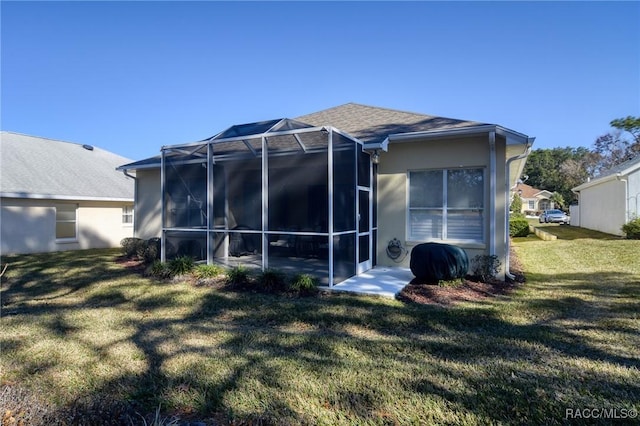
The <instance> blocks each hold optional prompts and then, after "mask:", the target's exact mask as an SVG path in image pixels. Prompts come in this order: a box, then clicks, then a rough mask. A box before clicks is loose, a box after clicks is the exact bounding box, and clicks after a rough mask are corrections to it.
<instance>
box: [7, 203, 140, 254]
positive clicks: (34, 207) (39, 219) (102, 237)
mask: <svg viewBox="0 0 640 426" xmlns="http://www.w3.org/2000/svg"><path fill="white" fill-rule="evenodd" d="M59 204H77V205H78V210H77V239H76V240H75V241H73V242H60V241H56V234H55V232H56V209H55V206H56V205H59ZM127 205H129V206H131V205H133V203H126V202H93V201H92V202H89V201H79V202H76V203H72V202H63V201H54V200H30V199H14V198H3V199H2V207H1V209H0V210H1V211H0V214H1V217H0V222H1V223H2V225H1V226H0V248H1V251H2V253H3V254H9V253H38V252H51V251H64V250H80V249H89V248H105V247H118V246H119V245H120V241H121V240H122V238H125V237H131V236H133V227H132V226H131V225H127V224H123V223H122V208H123V207H124V206H127Z"/></svg>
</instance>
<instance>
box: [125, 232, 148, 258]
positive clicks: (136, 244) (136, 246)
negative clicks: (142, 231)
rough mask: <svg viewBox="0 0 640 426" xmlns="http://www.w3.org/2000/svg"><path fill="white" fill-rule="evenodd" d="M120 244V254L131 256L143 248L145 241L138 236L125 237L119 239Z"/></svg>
mask: <svg viewBox="0 0 640 426" xmlns="http://www.w3.org/2000/svg"><path fill="white" fill-rule="evenodd" d="M120 246H121V247H122V254H123V255H124V256H125V257H128V258H131V257H134V256H137V255H138V250H140V249H141V248H144V246H145V242H144V240H143V239H140V238H134V237H127V238H123V239H122V240H120Z"/></svg>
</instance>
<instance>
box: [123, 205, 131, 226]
mask: <svg viewBox="0 0 640 426" xmlns="http://www.w3.org/2000/svg"><path fill="white" fill-rule="evenodd" d="M122 223H123V224H125V225H133V206H124V207H123V208H122Z"/></svg>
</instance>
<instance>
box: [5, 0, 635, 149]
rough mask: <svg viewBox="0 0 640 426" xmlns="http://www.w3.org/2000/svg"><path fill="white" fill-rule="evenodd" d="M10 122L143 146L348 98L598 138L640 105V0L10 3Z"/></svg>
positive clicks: (553, 140)
mask: <svg viewBox="0 0 640 426" xmlns="http://www.w3.org/2000/svg"><path fill="white" fill-rule="evenodd" d="M0 7H1V10H0V12H1V19H2V22H1V24H2V27H1V36H2V41H1V47H2V51H1V55H2V57H1V59H2V62H1V72H2V73H1V75H2V77H1V78H2V86H1V89H2V92H1V107H2V108H1V120H2V121H1V127H2V130H8V131H14V132H20V133H26V134H30V135H36V136H43V137H48V138H53V139H61V140H66V141H71V142H78V143H88V144H93V145H96V146H99V147H101V148H104V149H107V150H110V151H113V152H115V153H117V154H120V155H123V156H125V157H128V158H131V159H134V160H138V159H142V158H145V157H148V156H152V155H156V154H157V153H159V150H160V147H161V146H162V145H171V144H176V143H182V142H191V141H196V140H200V139H203V138H205V137H208V136H211V135H213V134H215V133H218V132H219V131H221V130H224V129H225V128H227V127H229V126H231V125H233V124H241V123H246V122H253V121H260V120H266V119H272V118H280V117H288V118H294V117H297V116H300V115H303V114H308V113H311V112H315V111H319V110H322V109H325V108H329V107H332V106H336V105H341V104H344V103H347V102H357V103H362V104H368V105H374V106H380V107H388V108H395V109H400V110H406V111H412V112H419V113H425V114H432V115H439V116H445V117H453V118H462V119H469V120H476V121H481V122H487V123H496V124H501V125H503V126H505V127H508V128H511V129H513V130H516V131H519V132H522V133H525V134H527V135H529V136H535V137H536V143H535V145H534V148H552V147H564V146H574V147H577V146H586V147H590V146H591V145H592V143H593V142H594V141H595V139H596V138H597V137H598V136H600V135H601V134H603V133H606V132H608V131H609V130H610V128H609V124H608V123H609V121H611V120H612V119H614V118H619V117H624V116H627V115H635V116H640V3H639V2H603V3H598V2H567V3H558V2H532V3H529V2H471V3H467V2H407V3H397V2H395V3H383V2H353V3H342V2H322V3H311V2H261V3H249V2H239V3H225V2H41V3H36V2H8V1H2V3H1V6H0Z"/></svg>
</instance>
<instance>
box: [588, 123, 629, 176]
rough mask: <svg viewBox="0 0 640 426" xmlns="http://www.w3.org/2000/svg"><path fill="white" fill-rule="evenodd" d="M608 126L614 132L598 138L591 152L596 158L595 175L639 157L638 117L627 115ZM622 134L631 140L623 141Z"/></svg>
mask: <svg viewBox="0 0 640 426" xmlns="http://www.w3.org/2000/svg"><path fill="white" fill-rule="evenodd" d="M609 124H610V125H611V127H613V128H614V129H616V130H614V131H613V132H609V133H607V134H605V135H602V136H600V137H599V138H598V139H596V141H595V143H594V144H593V150H592V152H593V153H594V154H595V155H596V156H597V158H598V161H597V162H596V167H595V174H596V175H597V174H601V173H602V172H604V171H606V170H608V169H610V168H612V167H615V166H617V165H618V164H621V163H624V162H625V161H627V160H630V159H632V158H634V157H635V156H637V155H640V117H633V116H631V115H629V116H627V117H624V118H616V119H615V120H611V122H610V123H609ZM623 132H627V133H629V134H630V135H631V136H632V137H633V139H632V140H629V139H625V138H624V136H623Z"/></svg>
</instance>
